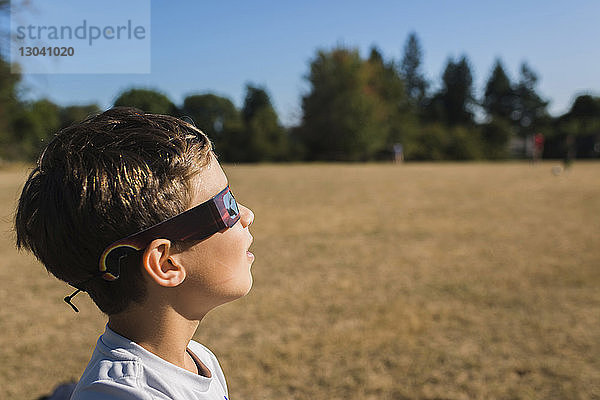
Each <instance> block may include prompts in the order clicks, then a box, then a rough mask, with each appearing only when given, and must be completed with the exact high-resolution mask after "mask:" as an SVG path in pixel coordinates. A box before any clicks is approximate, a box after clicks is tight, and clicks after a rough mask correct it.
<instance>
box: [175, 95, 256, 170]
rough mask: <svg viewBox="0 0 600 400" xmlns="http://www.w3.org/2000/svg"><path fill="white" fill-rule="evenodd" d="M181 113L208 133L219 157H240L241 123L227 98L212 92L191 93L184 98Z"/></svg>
mask: <svg viewBox="0 0 600 400" xmlns="http://www.w3.org/2000/svg"><path fill="white" fill-rule="evenodd" d="M181 112H182V113H183V114H184V115H186V116H189V117H190V118H192V120H193V121H194V124H195V125H196V126H197V127H198V128H199V129H201V130H202V131H203V132H204V133H206V135H208V137H209V138H210V139H211V140H212V141H213V144H214V146H215V151H216V152H217V154H219V158H220V159H221V160H223V161H241V160H242V159H243V154H244V153H245V150H244V148H245V146H247V144H246V145H244V144H243V143H242V137H243V125H244V124H243V121H242V117H241V114H240V112H239V110H238V109H237V108H236V107H235V105H234V104H233V102H232V101H231V100H229V99H228V98H226V97H221V96H217V95H216V94H212V93H206V94H198V95H191V96H188V97H186V98H185V99H184V101H183V107H182V110H181ZM236 146H242V147H244V148H241V149H240V148H237V147H236Z"/></svg>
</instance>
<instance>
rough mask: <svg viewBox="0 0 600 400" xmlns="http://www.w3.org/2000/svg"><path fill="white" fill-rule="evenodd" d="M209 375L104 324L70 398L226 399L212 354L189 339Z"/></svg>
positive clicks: (114, 399)
mask: <svg viewBox="0 0 600 400" xmlns="http://www.w3.org/2000/svg"><path fill="white" fill-rule="evenodd" d="M188 351H191V353H193V354H194V355H195V356H196V357H197V358H198V359H199V360H200V361H201V362H202V363H203V364H204V365H205V366H206V367H207V368H208V369H209V370H210V375H211V377H210V378H207V377H205V376H201V375H198V374H194V373H191V372H189V371H187V370H185V369H183V368H180V367H177V366H176V365H173V364H171V363H169V362H167V361H165V360H163V359H162V358H160V357H158V356H157V355H155V354H153V353H151V352H149V351H148V350H146V349H144V348H143V347H141V346H139V345H137V344H135V343H134V342H132V341H131V340H129V339H127V338H124V337H123V336H121V335H119V334H117V333H115V332H113V331H112V330H110V328H109V327H108V326H107V327H106V330H105V331H104V333H103V334H102V336H100V338H99V339H98V343H97V344H96V348H95V349H94V353H93V354H92V358H91V360H90V362H89V364H88V366H87V368H86V369H85V371H84V372H83V375H82V376H81V379H80V380H79V383H78V384H77V387H76V388H75V391H74V392H73V395H72V397H71V400H100V399H102V400H117V399H119V400H120V399H123V400H133V399H136V400H137V399H144V400H146V399H147V400H150V399H182V400H184V399H185V400H190V399H199V400H205V399H210V400H227V399H228V397H227V396H228V394H227V383H226V382H225V376H224V375H223V371H222V370H221V366H220V365H219V362H218V361H217V358H216V357H215V355H214V354H213V353H212V352H211V351H210V350H208V349H207V348H206V347H204V346H203V345H201V344H200V343H197V342H195V341H193V340H192V341H190V343H189V345H188Z"/></svg>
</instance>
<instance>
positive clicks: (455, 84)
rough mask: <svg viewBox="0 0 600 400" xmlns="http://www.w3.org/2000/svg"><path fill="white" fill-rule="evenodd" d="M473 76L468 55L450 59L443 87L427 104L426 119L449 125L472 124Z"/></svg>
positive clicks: (443, 78)
mask: <svg viewBox="0 0 600 400" xmlns="http://www.w3.org/2000/svg"><path fill="white" fill-rule="evenodd" d="M474 107H475V99H474V97H473V76H472V74H471V67H470V65H469V61H468V59H467V57H466V56H462V57H461V59H460V60H458V61H456V62H455V61H454V60H453V59H448V61H447V63H446V67H445V68H444V73H443V74H442V87H441V88H440V90H439V91H438V92H437V93H436V94H435V95H434V96H433V97H432V98H431V99H430V100H429V102H428V104H427V106H426V119H427V120H428V121H437V122H442V123H445V124H446V125H448V126H455V125H464V124H467V125H472V124H473V108H474Z"/></svg>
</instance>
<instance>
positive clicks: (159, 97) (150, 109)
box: [114, 88, 178, 115]
mask: <svg viewBox="0 0 600 400" xmlns="http://www.w3.org/2000/svg"><path fill="white" fill-rule="evenodd" d="M114 105H115V106H127V107H136V108H139V109H140V110H142V111H145V112H147V113H151V114H168V115H177V114H178V111H177V107H175V105H174V104H173V102H171V100H169V98H168V97H167V96H166V95H165V94H163V93H161V92H159V91H157V90H153V89H135V88H132V89H128V90H126V91H124V92H122V93H121V94H120V95H119V96H118V97H117V99H116V100H115V102H114Z"/></svg>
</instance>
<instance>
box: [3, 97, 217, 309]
mask: <svg viewBox="0 0 600 400" xmlns="http://www.w3.org/2000/svg"><path fill="white" fill-rule="evenodd" d="M211 150H212V144H211V142H210V140H209V139H208V137H207V136H206V135H204V133H202V132H201V131H200V130H198V129H197V128H195V127H194V126H193V125H191V124H189V123H187V122H184V121H182V120H180V119H178V118H175V117H171V116H166V115H156V114H145V113H144V112H143V111H140V110H138V109H135V108H128V107H116V108H113V109H110V110H108V111H106V112H103V113H101V114H98V115H95V116H92V117H88V118H87V119H85V120H84V121H82V122H80V123H77V124H74V125H72V126H70V127H67V128H65V129H63V130H61V131H60V132H58V133H57V134H56V135H55V136H54V138H53V139H52V140H51V141H50V143H49V144H48V146H47V147H46V149H45V150H44V151H43V153H42V155H41V156H40V158H39V160H38V163H37V166H36V167H35V168H34V169H33V171H32V172H31V174H30V175H29V178H28V179H27V182H26V183H25V186H24V188H23V192H22V193H21V197H20V199H19V205H18V208H17V212H16V217H15V230H16V233H17V247H18V248H19V249H21V248H25V249H28V250H30V251H32V252H33V253H34V254H35V256H36V257H37V258H38V259H39V260H40V261H41V262H42V263H43V264H44V265H45V267H46V269H47V270H48V271H49V272H50V273H52V274H53V275H54V276H56V277H57V278H59V279H61V280H63V281H65V282H68V283H69V284H71V285H73V286H76V287H78V288H80V289H82V290H85V291H87V292H88V293H89V295H90V297H91V298H92V300H93V301H94V302H95V303H96V305H97V306H98V307H99V308H100V310H102V311H103V312H104V313H106V314H109V315H110V314H116V313H119V312H121V311H123V310H125V309H126V308H127V306H128V305H129V304H130V302H131V301H137V302H139V301H141V300H142V299H143V298H144V296H145V285H144V282H143V279H142V273H141V266H140V257H129V258H130V259H131V260H128V265H127V266H126V267H125V268H123V271H122V273H121V277H120V278H119V279H117V280H116V281H114V282H107V281H105V280H103V279H102V278H98V279H90V278H91V277H93V276H94V274H96V273H97V271H98V260H99V257H100V255H101V253H102V251H103V250H104V248H105V247H106V246H108V245H109V244H110V243H112V242H114V241H116V240H118V239H121V238H123V237H126V236H128V235H130V234H133V233H135V232H137V231H140V230H142V229H145V228H147V227H150V226H152V225H154V224H156V223H159V222H161V221H163V220H165V219H167V218H170V217H172V216H174V215H176V214H179V213H181V212H183V211H185V210H186V209H187V208H188V206H189V205H190V202H191V192H192V188H191V178H192V177H193V176H194V175H196V174H197V173H198V172H199V170H200V168H201V167H203V166H204V165H206V164H208V163H209V162H210V152H211Z"/></svg>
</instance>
